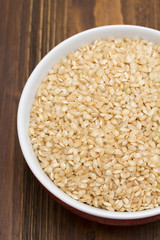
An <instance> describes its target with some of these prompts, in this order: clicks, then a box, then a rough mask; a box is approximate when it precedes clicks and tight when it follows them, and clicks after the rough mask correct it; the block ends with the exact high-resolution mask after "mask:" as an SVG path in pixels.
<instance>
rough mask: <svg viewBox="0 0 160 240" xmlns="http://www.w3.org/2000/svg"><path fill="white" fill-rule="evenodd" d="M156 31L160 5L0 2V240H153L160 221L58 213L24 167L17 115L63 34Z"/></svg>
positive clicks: (138, 1) (96, 0) (143, 1)
mask: <svg viewBox="0 0 160 240" xmlns="http://www.w3.org/2000/svg"><path fill="white" fill-rule="evenodd" d="M108 24H137V25H142V26H147V27H152V28H155V29H158V30H160V1H159V0H5V1H4V0H0V240H12V239H13V240H15V239H17V240H26V239H29V240H38V239H42V240H43V239H49V240H51V239H54V240H83V239H86V240H95V239H96V240H117V239H120V240H121V239H122V240H132V239H136V240H139V239H140V240H143V239H144V240H152V239H154V240H159V239H160V221H159V222H158V221H157V222H154V223H150V224H146V225H140V226H130V227H113V226H105V225H101V224H98V223H94V222H91V221H88V220H85V219H83V218H81V217H78V216H76V215H75V214H72V213H71V212H69V211H68V210H66V209H64V208H63V207H62V206H61V205H59V204H58V203H57V202H55V200H54V199H53V198H52V197H51V196H50V195H49V194H48V192H47V191H46V190H45V189H44V188H43V187H42V186H41V185H40V184H39V182H38V181H37V180H36V179H35V177H34V176H33V174H32V173H31V171H30V169H29V168H28V166H27V164H26V162H25V160H24V158H23V155H22V152H21V150H20V146H19V142H18V138H17V129H16V115H17V106H18V101H19V98H20V95H21V92H22V89H23V87H24V85H25V83H26V81H27V78H28V76H29V75H30V73H31V72H32V70H33V69H34V67H35V66H36V64H37V63H38V62H39V61H40V60H41V58H42V57H43V56H44V55H45V54H46V53H47V52H48V51H49V50H50V49H52V48H53V47H54V46H55V45H57V44H58V43H59V42H61V41H62V40H64V39H66V38H67V37H69V36H71V35H73V34H75V33H78V32H80V31H83V30H86V29H88V28H92V27H95V26H101V25H108Z"/></svg>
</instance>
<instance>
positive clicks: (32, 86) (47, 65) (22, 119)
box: [17, 25, 160, 220]
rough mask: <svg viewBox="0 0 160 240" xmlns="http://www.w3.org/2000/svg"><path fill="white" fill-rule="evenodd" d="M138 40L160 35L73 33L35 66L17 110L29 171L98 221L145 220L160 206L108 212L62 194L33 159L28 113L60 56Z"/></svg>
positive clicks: (117, 28) (117, 29)
mask: <svg viewBox="0 0 160 240" xmlns="http://www.w3.org/2000/svg"><path fill="white" fill-rule="evenodd" d="M123 37H126V38H135V37H138V38H141V39H145V40H148V41H153V42H156V43H160V32H159V31H157V30H153V29H150V28H145V27H140V26H133V25H111V26H102V27H97V28H93V29H90V30H87V31H84V32H81V33H79V34H76V35H74V36H72V37H70V38H68V39H67V40H65V41H63V42H62V43H60V44H59V45H57V46H56V47H55V48H53V49H52V50H51V51H50V52H49V53H48V54H47V55H46V56H45V57H44V58H43V59H42V60H41V61H40V63H39V64H38V65H37V67H36V68H35V69H34V71H33V72H32V74H31V75H30V77H29V79H28V81H27V83H26V85H25V87H24V89H23V92H22V95H21V99H20V102H19V107H18V116H17V127H18V136H19V142H20V145H21V149H22V152H23V155H24V157H25V159H26V162H27V164H28V165H29V167H30V169H31V170H32V172H33V174H34V175H35V176H36V178H37V179H38V180H39V181H40V182H41V183H42V185H44V186H45V187H46V189H48V191H49V192H51V193H52V194H53V195H55V196H56V197H57V198H59V199H60V200H61V201H63V202H64V203H66V204H67V205H70V206H72V207H73V208H75V209H78V210H80V211H82V212H85V213H87V214H91V215H94V216H98V217H101V218H109V219H119V220H133V219H141V218H148V217H152V216H155V215H158V214H160V207H157V208H154V209H150V210H145V211H138V212H111V211H107V210H103V209H99V208H94V207H91V206H88V205H87V204H84V203H81V202H78V201H76V200H74V199H72V198H71V197H69V196H68V195H66V194H65V193H64V192H63V191H61V190H60V189H59V188H58V187H57V186H56V185H55V184H54V183H53V182H52V181H51V180H50V178H49V177H48V176H47V175H46V174H45V173H44V171H43V170H42V169H41V167H40V164H39V161H38V159H37V158H36V156H35V154H34V151H33V148H32V145H31V142H30V138H29V135H28V128H29V121H30V110H31V107H32V104H33V101H34V98H35V94H36V90H37V87H38V86H39V85H40V83H41V81H42V79H43V78H44V77H45V76H47V74H48V71H49V70H50V69H51V68H52V67H53V66H54V65H55V64H56V63H57V62H59V60H60V59H61V58H62V57H63V56H67V55H68V54H70V53H71V52H72V51H75V50H77V49H78V48H80V47H81V46H83V45H84V44H91V43H92V42H93V41H94V40H95V39H97V38H99V39H108V38H123Z"/></svg>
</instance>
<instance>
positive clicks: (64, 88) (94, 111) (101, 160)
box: [29, 39, 160, 212]
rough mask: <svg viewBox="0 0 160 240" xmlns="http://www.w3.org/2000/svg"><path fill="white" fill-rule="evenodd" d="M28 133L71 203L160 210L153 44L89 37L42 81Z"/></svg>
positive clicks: (159, 107)
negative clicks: (92, 40)
mask: <svg viewBox="0 0 160 240" xmlns="http://www.w3.org/2000/svg"><path fill="white" fill-rule="evenodd" d="M29 135H30V138H31V143H32V145H33V149H34V151H35V154H36V156H37V158H38V159H39V161H40V165H41V167H42V169H43V170H44V172H45V173H47V174H48V176H49V177H50V178H51V180H53V182H54V183H55V184H56V185H57V186H58V187H59V188H60V189H62V190H63V191H64V192H65V193H66V194H68V195H69V196H71V197H72V198H74V199H76V200H78V201H80V202H83V203H86V204H89V205H92V206H94V207H97V208H103V209H107V210H109V211H121V212H123V211H128V212H132V211H140V210H144V209H150V208H154V207H157V206H159V205H160V45H158V44H155V43H152V42H147V41H144V40H140V39H132V40H130V39H109V40H106V41H102V40H96V41H95V42H94V43H93V44H91V45H85V46H83V47H82V48H80V49H79V50H77V51H76V52H74V53H72V54H70V55H69V56H67V57H64V58H63V59H62V60H61V61H60V62H59V63H58V64H56V65H55V66H54V67H53V69H52V70H51V71H50V72H49V73H48V76H47V77H46V78H45V79H44V80H43V81H42V83H41V85H40V86H39V88H38V90H37V94H36V98H35V100H34V103H33V108H32V110H31V115H30V126H29Z"/></svg>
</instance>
